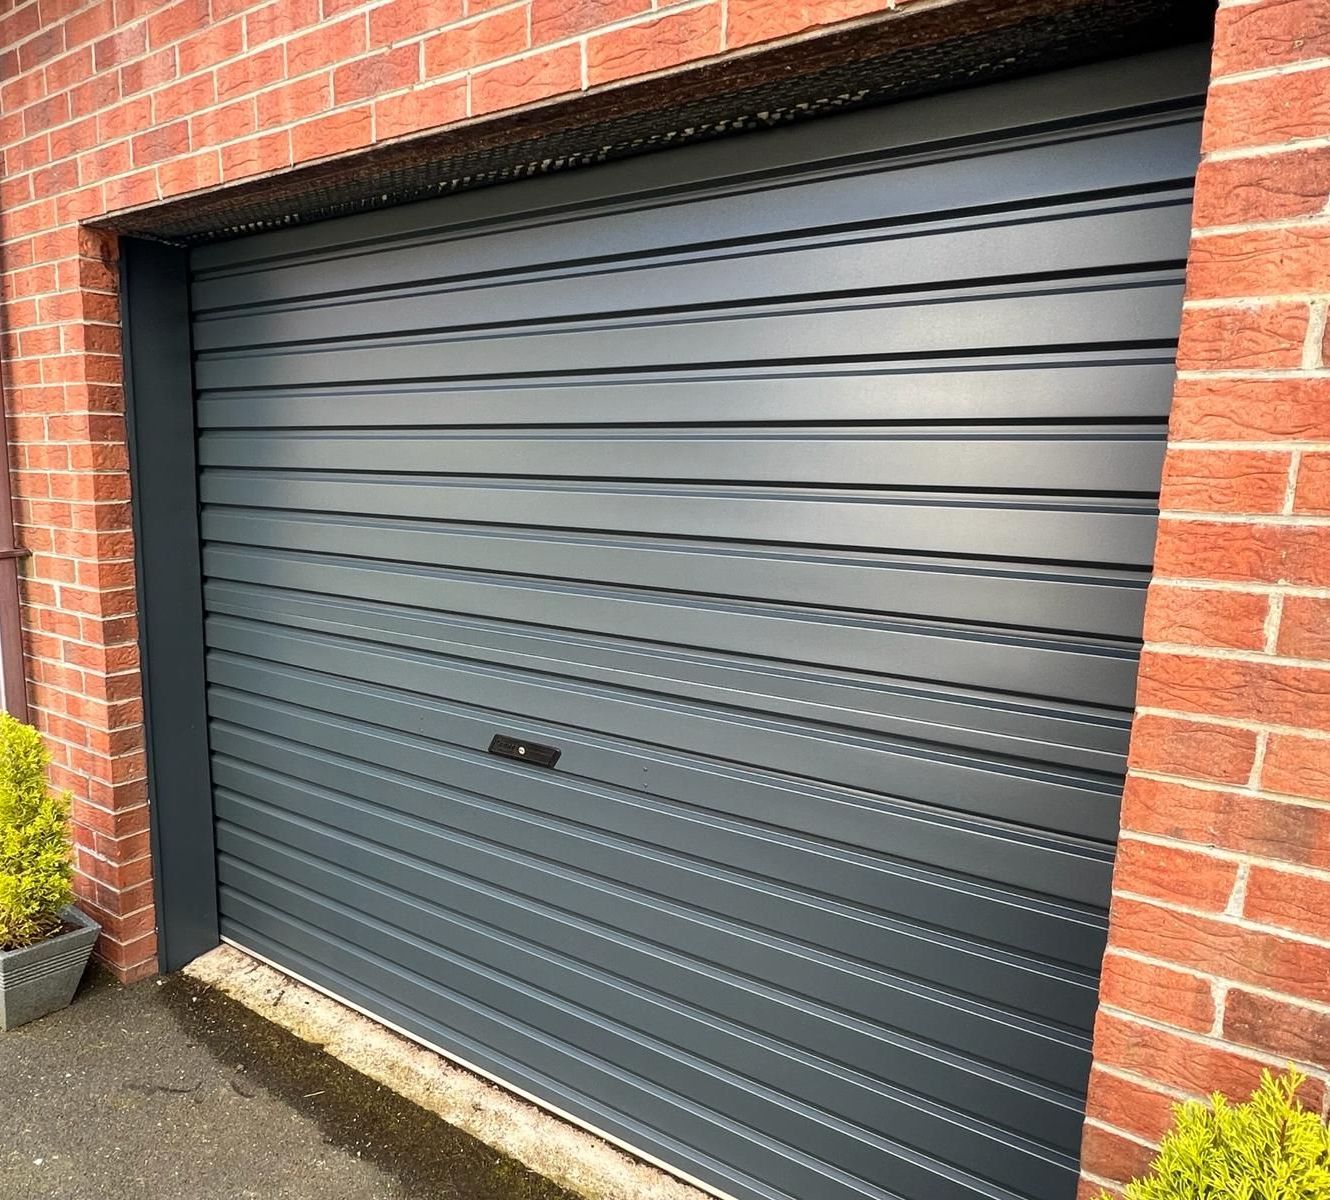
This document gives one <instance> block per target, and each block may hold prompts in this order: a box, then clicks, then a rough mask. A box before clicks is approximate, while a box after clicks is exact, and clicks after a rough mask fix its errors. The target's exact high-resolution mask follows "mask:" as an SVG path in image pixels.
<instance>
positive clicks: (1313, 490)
mask: <svg viewBox="0 0 1330 1200" xmlns="http://www.w3.org/2000/svg"><path fill="white" fill-rule="evenodd" d="M1327 278H1330V276H1327ZM1293 511H1294V512H1295V513H1307V514H1311V515H1315V516H1327V515H1330V454H1325V453H1319V454H1317V453H1307V454H1304V455H1303V456H1302V462H1301V463H1300V464H1299V466H1298V483H1297V488H1296V489H1295V491H1294V493H1293Z"/></svg>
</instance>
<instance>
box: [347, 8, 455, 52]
mask: <svg viewBox="0 0 1330 1200" xmlns="http://www.w3.org/2000/svg"><path fill="white" fill-rule="evenodd" d="M463 11H464V9H463V5H462V0H392V3H390V4H383V5H380V6H379V7H378V8H374V9H371V10H370V14H369V44H370V45H371V46H387V45H390V44H391V43H393V42H400V41H405V40H406V39H407V38H417V37H420V36H422V35H423V34H426V33H433V32H434V31H435V30H436V29H439V28H440V27H441V26H444V25H451V24H452V23H453V22H455V21H458V20H461V18H462V14H463Z"/></svg>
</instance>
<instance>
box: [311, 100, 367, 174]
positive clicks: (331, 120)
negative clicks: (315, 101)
mask: <svg viewBox="0 0 1330 1200" xmlns="http://www.w3.org/2000/svg"><path fill="white" fill-rule="evenodd" d="M372 120H373V118H372V114H371V110H370V107H369V105H364V106H362V107H361V108H352V109H347V110H346V111H345V112H338V113H332V114H330V115H328V116H326V117H318V118H316V119H315V120H312V121H307V122H305V123H304V124H303V125H299V126H297V127H296V129H295V130H294V131H293V132H292V134H291V153H292V155H293V157H294V158H295V160H296V161H297V162H305V161H307V160H309V159H312V158H324V157H326V156H328V155H330V154H341V153H343V152H344V151H347V150H352V149H354V148H355V147H356V146H360V145H363V144H364V142H365V140H366V139H367V138H368V137H369V130H370V125H371V122H372Z"/></svg>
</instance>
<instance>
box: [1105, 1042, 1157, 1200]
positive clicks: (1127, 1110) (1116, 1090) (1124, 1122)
mask: <svg viewBox="0 0 1330 1200" xmlns="http://www.w3.org/2000/svg"><path fill="white" fill-rule="evenodd" d="M1175 1103H1176V1101H1175V1099H1174V1098H1173V1096H1172V1095H1171V1094H1170V1093H1168V1092H1161V1091H1159V1090H1158V1089H1157V1088H1152V1087H1150V1086H1149V1085H1148V1084H1146V1083H1143V1082H1142V1081H1140V1080H1138V1079H1129V1078H1126V1077H1125V1076H1122V1075H1111V1074H1109V1073H1108V1072H1107V1071H1105V1070H1104V1069H1103V1068H1102V1067H1100V1068H1097V1069H1095V1070H1094V1071H1092V1072H1091V1073H1090V1097H1089V1106H1090V1107H1091V1108H1092V1109H1093V1110H1094V1112H1095V1115H1096V1116H1097V1117H1098V1118H1099V1119H1100V1120H1101V1121H1106V1122H1108V1123H1109V1124H1110V1125H1113V1126H1115V1127H1116V1128H1118V1129H1122V1130H1124V1131H1126V1132H1127V1133H1130V1134H1132V1135H1134V1136H1135V1137H1138V1138H1142V1139H1144V1140H1145V1141H1148V1142H1151V1143H1157V1142H1158V1141H1159V1139H1160V1138H1161V1137H1163V1135H1164V1133H1165V1132H1166V1131H1167V1130H1168V1128H1169V1126H1170V1125H1172V1123H1173V1106H1174V1104H1175ZM1133 1169H1134V1168H1133ZM1096 1200H1097V1198H1096Z"/></svg>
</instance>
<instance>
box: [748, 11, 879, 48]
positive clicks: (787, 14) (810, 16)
mask: <svg viewBox="0 0 1330 1200" xmlns="http://www.w3.org/2000/svg"><path fill="white" fill-rule="evenodd" d="M887 7H888V4H887V3H886V0H729V21H728V28H727V30H726V38H725V41H726V45H727V46H731V47H733V46H751V45H753V44H754V43H756V42H767V41H772V40H773V39H775V38H780V37H787V36H789V35H790V34H792V33H802V32H804V31H805V30H808V29H812V28H814V27H815V26H818V25H830V24H832V23H833V22H836V21H844V20H848V19H849V18H851V17H860V16H863V15H865V14H866V13H873V12H880V11H881V10H882V9H884V8H887Z"/></svg>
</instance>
